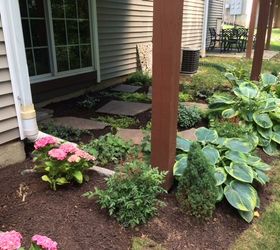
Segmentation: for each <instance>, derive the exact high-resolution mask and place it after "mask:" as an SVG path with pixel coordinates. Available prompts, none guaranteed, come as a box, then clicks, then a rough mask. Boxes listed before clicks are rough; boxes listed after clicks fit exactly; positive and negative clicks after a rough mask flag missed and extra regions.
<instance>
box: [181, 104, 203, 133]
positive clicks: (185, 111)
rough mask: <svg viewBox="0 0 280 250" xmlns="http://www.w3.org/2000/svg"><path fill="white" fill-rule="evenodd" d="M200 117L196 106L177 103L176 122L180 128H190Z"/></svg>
mask: <svg viewBox="0 0 280 250" xmlns="http://www.w3.org/2000/svg"><path fill="white" fill-rule="evenodd" d="M201 119H202V117H201V112H200V110H199V109H198V108H197V107H187V106H186V105H184V104H180V105H179V110H178V124H179V126H180V127H181V128H191V127H193V126H194V125H195V124H197V123H198V122H200V121H201Z"/></svg>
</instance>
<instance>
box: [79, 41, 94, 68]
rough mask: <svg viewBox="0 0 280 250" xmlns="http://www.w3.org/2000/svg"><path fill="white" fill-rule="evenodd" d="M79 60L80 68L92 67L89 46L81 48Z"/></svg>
mask: <svg viewBox="0 0 280 250" xmlns="http://www.w3.org/2000/svg"><path fill="white" fill-rule="evenodd" d="M81 59H82V68H84V67H91V66H92V61H91V46H90V45H82V46H81Z"/></svg>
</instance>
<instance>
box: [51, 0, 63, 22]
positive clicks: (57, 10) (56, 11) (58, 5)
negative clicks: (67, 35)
mask: <svg viewBox="0 0 280 250" xmlns="http://www.w3.org/2000/svg"><path fill="white" fill-rule="evenodd" d="M51 9H52V16H53V17H56V18H64V8H63V0H51Z"/></svg>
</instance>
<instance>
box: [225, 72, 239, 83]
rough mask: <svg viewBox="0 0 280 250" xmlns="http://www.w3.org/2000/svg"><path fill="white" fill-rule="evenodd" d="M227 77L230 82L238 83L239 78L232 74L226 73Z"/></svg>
mask: <svg viewBox="0 0 280 250" xmlns="http://www.w3.org/2000/svg"><path fill="white" fill-rule="evenodd" d="M225 77H226V78H227V79H228V80H229V81H233V82H235V81H237V77H236V76H234V75H233V74H232V73H229V72H226V73H225Z"/></svg>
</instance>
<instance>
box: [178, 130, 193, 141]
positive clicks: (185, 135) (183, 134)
mask: <svg viewBox="0 0 280 250" xmlns="http://www.w3.org/2000/svg"><path fill="white" fill-rule="evenodd" d="M195 131H196V129H195V128H191V129H187V130H184V131H181V132H179V133H178V136H180V137H182V138H184V139H187V140H190V141H196V136H195Z"/></svg>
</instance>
